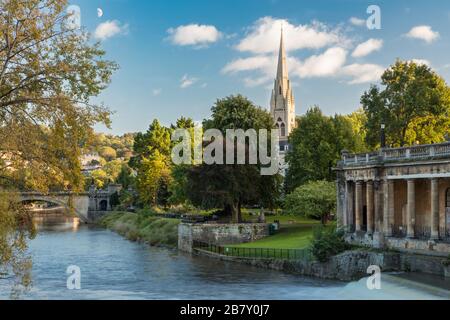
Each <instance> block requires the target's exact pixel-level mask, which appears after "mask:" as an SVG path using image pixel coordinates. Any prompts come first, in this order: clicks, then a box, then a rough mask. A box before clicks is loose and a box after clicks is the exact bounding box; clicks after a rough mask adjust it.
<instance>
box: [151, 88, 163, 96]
mask: <svg viewBox="0 0 450 320" xmlns="http://www.w3.org/2000/svg"><path fill="white" fill-rule="evenodd" d="M161 93H162V89H160V88H157V89H153V90H152V94H153V96H154V97H156V96H159V95H160V94H161Z"/></svg>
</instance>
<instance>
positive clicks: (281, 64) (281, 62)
mask: <svg viewBox="0 0 450 320" xmlns="http://www.w3.org/2000/svg"><path fill="white" fill-rule="evenodd" d="M285 79H286V80H287V79H288V71H287V64H286V50H285V48H284V36H283V25H281V39H280V51H279V53H278V70H277V80H278V82H279V83H280V84H284V81H283V80H285Z"/></svg>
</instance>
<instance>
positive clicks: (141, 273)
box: [0, 221, 444, 300]
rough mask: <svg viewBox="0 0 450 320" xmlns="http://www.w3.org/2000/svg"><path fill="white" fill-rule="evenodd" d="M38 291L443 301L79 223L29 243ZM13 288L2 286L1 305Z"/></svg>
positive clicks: (39, 294) (44, 230) (69, 295)
mask: <svg viewBox="0 0 450 320" xmlns="http://www.w3.org/2000/svg"><path fill="white" fill-rule="evenodd" d="M29 251H30V255H31V257H32V260H33V269H32V282H33V284H32V287H31V288H30V289H29V291H28V292H26V293H24V294H23V295H22V296H21V298H22V299H44V300H47V299H50V300H53V299H64V300H71V299H223V300H235V299H243V300H247V299H288V300H302V299H326V300H333V299H439V298H443V297H444V296H442V295H439V294H437V293H435V292H433V291H430V290H418V289H414V288H411V287H408V286H407V285H402V284H401V283H397V282H395V281H394V282H392V281H382V289H381V290H373V291H371V290H368V289H367V287H366V280H365V279H363V280H361V281H359V282H354V283H342V282H335V281H321V280H317V279H310V278H303V277H299V276H295V275H290V274H285V273H281V272H276V271H269V270H263V269H257V268H252V267H248V266H244V265H240V264H234V263H226V262H221V261H216V260H212V259H208V258H202V257H192V256H190V255H186V254H183V253H179V252H178V251H176V250H170V249H165V248H154V247H149V246H147V245H145V244H139V243H134V242H130V241H127V240H125V239H124V238H122V237H121V236H119V235H117V234H115V233H113V232H110V231H108V230H104V229H100V228H93V227H88V226H84V225H79V223H77V222H73V221H68V222H65V223H58V224H52V225H51V226H48V225H43V226H41V228H40V231H39V234H38V236H37V237H36V239H34V240H32V241H31V242H30V245H29ZM73 265H75V266H78V267H79V268H80V271H81V290H69V289H67V277H68V275H67V274H66V270H67V268H68V267H69V266H73ZM9 286H10V284H9V283H8V282H7V281H6V280H0V299H8V298H9V294H10V290H9V289H8V288H9Z"/></svg>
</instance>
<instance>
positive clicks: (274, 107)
mask: <svg viewBox="0 0 450 320" xmlns="http://www.w3.org/2000/svg"><path fill="white" fill-rule="evenodd" d="M270 113H271V115H272V118H273V119H274V121H275V125H276V127H277V128H278V129H279V135H280V152H281V153H284V152H285V151H287V149H288V148H289V145H288V137H289V135H290V134H291V132H292V130H293V129H294V128H295V126H296V121H295V100H294V95H293V94H292V87H291V81H290V80H289V74H288V68H287V62H286V51H285V48H284V39H283V29H281V40H280V52H279V55H278V68H277V76H276V79H275V84H274V89H273V90H272V98H271V100H270Z"/></svg>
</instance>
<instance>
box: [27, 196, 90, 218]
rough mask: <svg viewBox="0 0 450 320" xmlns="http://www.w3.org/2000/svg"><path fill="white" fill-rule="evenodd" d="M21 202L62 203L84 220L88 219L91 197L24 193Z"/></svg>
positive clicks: (61, 204)
mask: <svg viewBox="0 0 450 320" xmlns="http://www.w3.org/2000/svg"><path fill="white" fill-rule="evenodd" d="M19 201H20V202H22V203H23V202H26V201H42V202H48V203H53V204H57V205H60V206H61V207H63V208H64V209H66V210H67V211H68V212H74V213H75V214H76V215H77V216H78V217H79V218H80V219H81V220H82V221H83V222H87V221H88V210H89V197H88V196H87V195H75V194H74V195H70V194H60V195H43V194H35V193H23V194H21V196H20V200H19Z"/></svg>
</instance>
